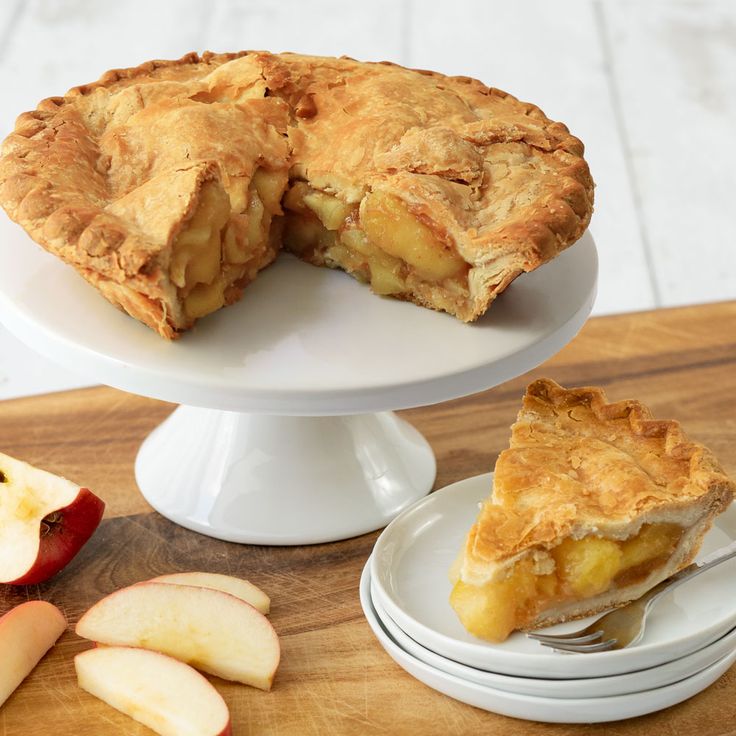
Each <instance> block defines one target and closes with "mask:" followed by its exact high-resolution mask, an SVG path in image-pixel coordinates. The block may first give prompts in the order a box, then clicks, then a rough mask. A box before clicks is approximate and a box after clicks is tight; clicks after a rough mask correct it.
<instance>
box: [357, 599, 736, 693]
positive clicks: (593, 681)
mask: <svg viewBox="0 0 736 736" xmlns="http://www.w3.org/2000/svg"><path fill="white" fill-rule="evenodd" d="M371 603H372V605H373V609H374V611H375V614H376V616H378V618H379V620H380V622H381V624H382V626H383V628H384V629H385V630H386V632H387V633H388V635H389V636H390V637H391V638H392V639H393V640H394V642H395V643H396V644H397V645H398V646H400V647H401V648H402V649H404V650H405V651H406V652H407V653H408V654H410V655H412V656H413V657H415V658H416V659H419V660H421V661H422V662H424V663H425V664H427V665H429V666H430V667H434V668H435V669H437V670H441V671H442V672H446V673H447V674H449V675H455V676H456V677H460V678H461V679H464V680H469V681H470V682H475V683H478V684H479V685H485V686H486V687H493V688H496V689H498V690H506V691H507V692H511V693H519V694H521V695H535V696H539V697H546V698H599V697H609V696H611V695H627V694H629V693H637V692H640V691H642V690H651V689H653V688H658V687H664V686H665V685H671V684H672V683H673V682H679V681H680V680H684V679H685V678H686V677H690V676H692V675H694V674H696V673H697V672H700V671H701V670H704V669H705V668H706V667H710V666H711V665H712V664H715V663H716V662H717V661H718V660H719V659H722V658H723V657H725V656H726V655H727V654H729V653H730V652H732V651H733V650H734V649H736V628H734V629H731V631H729V632H728V633H727V634H726V635H725V636H722V637H721V638H720V639H717V640H716V641H714V642H713V643H712V644H709V645H708V646H707V647H704V648H703V649H698V650H697V651H695V652H693V653H692V654H688V655H687V656H686V657H680V658H679V659H674V660H672V661H671V662H665V663H664V664H661V665H659V667H650V668H649V669H646V670H638V671H637V672H629V673H627V674H624V675H611V676H610V677H586V678H584V679H578V680H545V679H539V678H532V677H514V676H513V675H500V674H497V673H495V672H486V671H484V670H478V669H475V667H468V666H467V665H464V664H460V663H459V662H455V661H454V660H452V659H447V657H442V656H440V655H439V654H435V653H434V652H432V651H430V650H429V649H427V648H426V647H423V646H422V645H421V644H417V642H415V641H414V639H412V638H411V637H410V636H407V635H406V634H405V633H404V632H403V631H402V630H401V629H400V628H399V627H398V626H397V625H396V623H395V622H394V621H393V619H392V618H391V617H390V616H389V615H388V614H387V613H386V611H384V610H383V607H382V606H381V604H380V603H378V601H377V600H376V596H375V595H373V594H372V592H371Z"/></svg>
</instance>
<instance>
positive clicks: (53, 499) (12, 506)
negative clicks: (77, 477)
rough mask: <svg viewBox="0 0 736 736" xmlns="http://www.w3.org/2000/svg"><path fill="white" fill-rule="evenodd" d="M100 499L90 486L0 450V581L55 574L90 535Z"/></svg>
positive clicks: (24, 580)
mask: <svg viewBox="0 0 736 736" xmlns="http://www.w3.org/2000/svg"><path fill="white" fill-rule="evenodd" d="M104 509H105V504H104V503H103V502H102V501H101V500H100V499H99V498H97V496H95V495H94V493H92V492H91V491H90V490H89V489H87V488H80V487H79V486H77V485H75V484H74V483H72V482H71V481H68V480H66V479H65V478H61V477H59V476H58V475H53V474H52V473H47V472H46V471H45V470H40V469H39V468H34V467H33V466H32V465H28V463H24V462H22V461H20V460H16V459H14V458H12V457H9V456H8V455H3V454H2V453H0V583H10V584H11V585H30V584H31V583H41V582H43V581H44V580H47V579H48V578H50V577H51V576H52V575H55V574H56V573H57V572H59V570H61V569H62V568H63V567H64V566H65V565H67V563H69V562H70V561H71V559H72V558H73V557H74V555H76V554H77V552H79V550H80V549H81V547H82V545H84V543H85V542H86V541H87V540H88V539H89V538H90V537H91V536H92V532H94V530H95V529H96V528H97V525H98V524H99V523H100V520H101V519H102V512H103V511H104Z"/></svg>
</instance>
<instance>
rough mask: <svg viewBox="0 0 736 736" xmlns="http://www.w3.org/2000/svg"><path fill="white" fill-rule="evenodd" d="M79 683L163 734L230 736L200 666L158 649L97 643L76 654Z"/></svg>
mask: <svg viewBox="0 0 736 736" xmlns="http://www.w3.org/2000/svg"><path fill="white" fill-rule="evenodd" d="M74 667H75V669H76V671H77V682H78V683H79V686H80V687H81V688H82V689H83V690H86V691H87V692H88V693H91V694H92V695H94V696H95V697H97V698H99V699H100V700H102V701H104V702H105V703H107V704H108V705H111V706H112V707H113V708H115V709H116V710H119V711H120V712H121V713H125V715H127V716H130V717H131V718H134V719H135V720H136V721H138V722H139V723H142V724H143V725H145V726H148V727H149V728H150V729H152V730H153V731H155V732H156V733H158V734H161V735H162V736H230V735H231V734H232V729H231V726H230V713H229V711H228V709H227V705H226V704H225V701H224V700H223V699H222V696H221V695H220V693H218V692H217V690H215V688H214V687H213V686H212V685H211V684H210V682H209V681H208V680H206V679H205V678H204V677H202V675H200V674H199V672H197V671H196V670H193V669H192V668H191V667H190V666H189V665H186V664H184V663H183V662H179V661H178V660H176V659H172V658H171V657H167V656H166V655H165V654H160V653H159V652H152V651H149V650H147V649H133V648H130V647H97V648H95V649H88V650H87V651H86V652H82V653H81V654H77V656H76V657H74Z"/></svg>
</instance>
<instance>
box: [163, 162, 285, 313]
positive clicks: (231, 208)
mask: <svg viewBox="0 0 736 736" xmlns="http://www.w3.org/2000/svg"><path fill="white" fill-rule="evenodd" d="M285 187H286V174H285V173H283V172H273V171H268V170H266V169H263V168H261V169H257V170H256V172H255V173H254V174H253V176H252V177H251V178H250V179H247V178H246V177H232V178H231V179H230V181H229V182H228V185H227V188H226V189H223V188H222V187H221V186H220V185H219V184H218V183H216V182H214V181H210V182H205V184H203V185H202V189H201V191H200V199H199V204H198V206H197V209H196V210H195V212H194V214H193V215H192V217H191V218H190V220H189V222H187V223H186V225H185V226H184V228H183V229H182V231H181V232H180V233H179V235H178V236H177V238H176V240H175V241H174V244H173V246H172V254H171V261H170V265H169V275H170V278H171V281H172V282H173V283H174V284H175V285H176V287H177V288H178V291H179V296H180V299H181V302H182V305H183V308H184V313H185V315H186V317H187V318H188V319H190V320H195V319H198V318H199V317H204V316H205V315H206V314H210V313H211V312H214V311H216V310H218V309H220V307H222V306H223V305H224V304H225V302H226V296H227V289H228V287H230V286H231V285H233V284H236V283H237V282H239V281H240V280H242V279H246V280H248V281H250V280H251V279H253V278H254V277H255V275H256V272H257V271H258V268H260V267H261V266H262V265H264V263H263V261H264V256H265V253H266V251H267V250H269V248H270V247H271V245H270V237H269V235H270V228H271V221H272V219H273V217H274V215H277V214H281V205H280V200H281V195H282V194H283V191H284V189H285Z"/></svg>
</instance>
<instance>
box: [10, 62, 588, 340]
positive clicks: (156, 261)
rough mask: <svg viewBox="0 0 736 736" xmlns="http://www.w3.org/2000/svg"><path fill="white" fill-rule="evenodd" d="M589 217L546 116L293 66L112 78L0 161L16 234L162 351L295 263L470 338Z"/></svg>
mask: <svg viewBox="0 0 736 736" xmlns="http://www.w3.org/2000/svg"><path fill="white" fill-rule="evenodd" d="M592 202H593V182H592V180H591V177H590V174H589V171H588V166H587V164H586V162H585V160H584V159H583V146H582V144H581V143H580V141H579V140H578V139H577V138H575V137H574V136H572V135H571V134H570V133H569V132H568V129H567V128H566V127H565V126H564V125H562V124H561V123H556V122H553V121H551V120H549V119H548V118H547V117H546V116H545V115H544V114H543V113H542V112H541V111H540V110H539V109H538V108H537V107H535V106H534V105H531V104H527V103H522V102H519V101H518V100H517V99H515V98H514V97H512V96H511V95H508V94H506V93H505V92H501V91H499V90H497V89H493V88H489V87H486V86H485V85H483V84H481V82H479V81H476V80H474V79H469V78H467V77H446V76H443V75H441V74H437V73H434V72H425V71H417V70H410V69H405V68H403V67H400V66H397V65H395V64H388V63H361V62H357V61H354V60H352V59H348V58H339V59H336V58H326V57H325V58H322V57H311V56H301V55H297V54H270V53H266V52H240V53H235V54H211V53H205V54H203V55H202V56H199V55H197V54H189V55H187V56H185V57H183V58H182V59H179V60H178V61H152V62H148V63H146V64H143V65H141V66H139V67H137V68H132V69H123V70H115V71H111V72H108V73H106V74H105V75H104V76H103V77H102V78H101V79H100V80H99V81H98V82H96V83H93V84H87V85H83V86H81V87H76V88H74V89H72V90H70V91H69V92H68V93H67V94H66V95H65V96H64V97H53V98H49V99H46V100H44V101H42V102H41V103H40V104H39V106H38V108H37V109H36V110H35V111H33V112H28V113H24V114H23V115H21V116H20V117H19V118H18V121H17V123H16V127H15V131H14V132H13V133H12V134H11V135H10V136H9V137H8V138H7V139H6V141H5V143H4V145H3V150H2V156H1V157H0V204H2V206H3V207H4V208H5V210H6V211H7V213H8V214H9V215H10V217H11V218H12V219H14V220H15V221H17V222H19V223H20V224H21V225H22V226H23V228H25V230H26V231H27V232H28V233H29V234H30V235H31V237H32V238H34V239H35V240H36V241H37V242H38V243H40V244H41V245H42V246H43V247H44V248H46V249H47V250H49V251H50V252H52V253H54V254H56V255H57V256H59V257H60V258H62V259H63V260H64V261H66V262H67V263H69V264H71V265H72V266H74V267H75V268H76V269H77V271H79V273H81V274H82V276H84V278H86V279H87V280H88V281H90V282H91V283H92V284H93V285H94V286H96V287H97V288H98V289H99V290H100V291H101V292H102V294H103V295H104V296H105V297H107V298H108V299H109V300H110V301H111V302H113V303H114V304H116V305H117V306H119V307H121V308H122V309H124V310H125V311H126V312H128V313H129V314H131V315H132V316H133V317H136V318H137V319H139V320H140V321H142V322H144V323H145V324H146V325H148V326H149V327H151V328H153V329H154V330H156V331H158V332H159V334H161V335H162V336H164V337H167V338H173V337H176V336H177V335H178V334H180V333H181V332H182V331H184V330H186V329H188V328H189V327H191V326H192V325H193V324H194V322H195V321H196V320H197V319H199V318H200V317H203V316H204V315H206V314H209V313H211V312H214V311H215V310H217V309H219V308H221V307H223V306H225V305H227V304H231V303H232V302H234V301H236V300H237V299H238V298H239V297H240V295H241V294H242V291H243V288H244V287H245V286H246V285H247V284H248V283H249V282H251V281H252V280H253V279H254V278H255V277H256V275H257V273H258V272H259V271H260V270H261V269H262V268H264V267H265V266H267V265H268V264H269V263H271V262H272V261H273V260H274V258H275V257H276V256H277V254H278V252H279V251H280V250H281V249H282V248H283V249H285V250H287V251H290V252H292V253H294V254H296V255H297V256H298V257H299V258H301V259H303V260H304V261H307V262H308V263H312V264H314V265H317V266H328V267H332V268H340V269H343V270H344V271H346V272H348V273H349V274H351V275H352V276H354V277H355V278H356V279H358V280H359V281H363V282H366V283H368V284H370V287H371V288H372V289H373V291H374V292H376V293H377V294H383V295H391V296H393V297H396V298H399V299H404V300H409V301H412V302H415V303H416V304H419V305H423V306H425V307H431V308H433V309H438V310H444V311H446V312H449V313H450V314H453V315H455V316H456V317H458V318H459V319H461V320H464V321H468V322H469V321H473V320H475V319H476V318H477V317H478V316H480V315H481V314H483V313H484V312H485V311H486V309H487V308H488V307H489V305H490V304H491V302H492V301H493V299H494V298H495V297H496V296H497V295H498V294H499V293H500V292H501V291H502V290H503V289H505V288H506V287H507V286H508V285H509V284H510V283H511V281H513V279H515V278H516V277H517V276H518V275H519V274H521V273H522V272H525V271H530V270H532V269H534V268H537V267H538V266H539V265H541V264H543V263H545V262H546V261H549V260H550V259H551V258H553V257H554V256H556V255H557V254H558V253H559V252H560V251H561V250H563V249H564V248H566V247H567V246H569V245H571V244H572V243H573V242H575V240H577V239H578V238H579V237H580V235H581V234H582V233H583V231H584V230H585V228H586V226H587V224H588V221H589V219H590V215H591V211H592Z"/></svg>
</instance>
